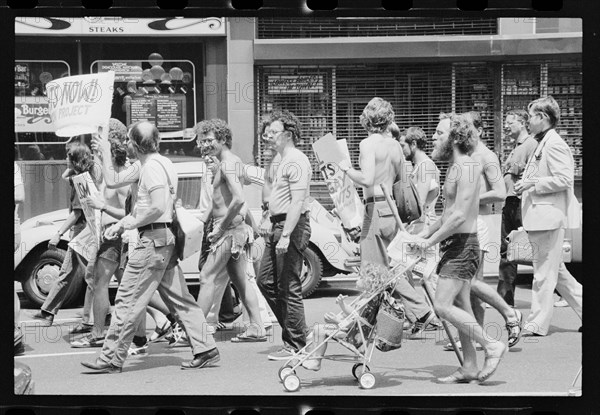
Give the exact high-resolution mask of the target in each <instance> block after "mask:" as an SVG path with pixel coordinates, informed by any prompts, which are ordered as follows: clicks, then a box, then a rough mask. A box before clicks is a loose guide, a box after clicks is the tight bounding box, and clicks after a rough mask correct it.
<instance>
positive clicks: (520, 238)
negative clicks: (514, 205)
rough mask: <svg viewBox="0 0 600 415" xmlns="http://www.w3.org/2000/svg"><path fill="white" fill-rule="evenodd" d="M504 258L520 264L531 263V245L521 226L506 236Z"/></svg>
mask: <svg viewBox="0 0 600 415" xmlns="http://www.w3.org/2000/svg"><path fill="white" fill-rule="evenodd" d="M506 242H507V247H506V259H507V260H508V261H509V262H513V263H515V264H521V265H533V245H532V244H531V242H529V238H528V237H527V232H526V231H525V229H523V227H520V228H519V229H516V230H513V231H511V232H510V233H509V234H508V236H507V237H506Z"/></svg>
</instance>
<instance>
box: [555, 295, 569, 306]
mask: <svg viewBox="0 0 600 415" xmlns="http://www.w3.org/2000/svg"><path fill="white" fill-rule="evenodd" d="M568 306H569V303H567V300H565V299H564V298H562V297H561V298H560V300H558V301H557V302H555V303H554V307H568Z"/></svg>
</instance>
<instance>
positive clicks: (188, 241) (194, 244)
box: [156, 160, 204, 261]
mask: <svg viewBox="0 0 600 415" xmlns="http://www.w3.org/2000/svg"><path fill="white" fill-rule="evenodd" d="M156 162H157V163H158V164H160V166H161V167H162V168H163V170H164V171H165V175H166V176H167V181H168V183H169V193H171V196H172V199H173V224H172V227H173V234H174V235H175V249H176V250H177V257H178V258H179V259H180V260H182V261H183V260H184V259H186V258H188V257H190V256H192V255H194V254H195V253H196V252H198V251H200V249H201V248H202V235H203V233H204V232H203V231H202V222H200V220H199V219H198V218H196V217H195V216H194V215H192V214H191V213H190V212H189V211H188V210H187V209H185V208H184V207H183V206H178V205H177V204H176V203H175V199H176V197H177V195H176V194H175V188H174V187H173V184H172V183H171V178H170V176H169V173H168V172H167V169H166V168H165V166H163V164H162V163H161V162H160V161H158V160H156Z"/></svg>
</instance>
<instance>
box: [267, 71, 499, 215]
mask: <svg viewBox="0 0 600 415" xmlns="http://www.w3.org/2000/svg"><path fill="white" fill-rule="evenodd" d="M319 75H322V76H323V79H327V80H328V81H326V82H324V89H323V92H322V93H317V92H315V93H312V95H311V94H308V93H294V94H291V93H286V94H282V93H279V91H276V90H274V89H273V88H272V87H271V88H270V89H269V86H268V85H267V84H268V82H269V80H270V81H271V83H272V82H273V80H275V79H277V77H278V76H279V77H281V76H284V77H289V76H319ZM269 77H270V78H269ZM257 78H258V80H257V85H258V87H257V88H258V94H257V96H258V110H259V111H258V112H259V114H258V115H259V116H260V114H261V113H263V112H265V111H268V110H270V109H273V108H286V109H289V110H291V111H292V112H294V113H295V114H296V115H298V116H299V118H300V119H301V120H303V121H305V126H307V127H308V128H305V131H306V133H305V136H306V138H305V140H304V143H303V144H301V146H300V148H301V149H302V150H303V151H305V153H306V154H307V155H308V156H309V157H310V159H311V161H312V162H313V181H314V182H315V183H314V184H313V186H312V194H313V196H314V197H315V198H317V199H318V200H319V201H320V202H321V203H323V204H324V205H325V206H327V207H331V206H332V202H331V198H330V197H329V194H328V193H327V189H326V188H325V186H324V184H323V183H322V181H323V178H322V176H321V173H320V172H319V171H318V169H317V167H318V166H317V163H316V160H315V159H314V155H313V154H312V148H311V147H310V143H312V142H313V141H314V140H315V139H317V138H319V137H321V136H322V135H324V134H326V133H327V132H332V133H333V134H334V135H335V136H336V137H337V138H338V139H346V140H347V143H348V149H349V150H350V156H351V158H352V163H353V165H355V166H358V155H359V143H360V141H361V140H362V139H364V138H365V137H366V135H367V133H366V131H365V130H364V129H363V127H362V126H361V125H360V118H359V117H360V115H361V113H362V111H363V109H364V107H365V106H366V105H367V103H368V102H369V100H371V99H372V98H373V97H381V98H383V99H386V100H388V101H390V102H391V104H392V106H393V108H394V113H395V121H396V123H397V124H398V126H399V127H400V129H401V130H405V129H407V128H409V127H413V126H415V127H421V128H422V129H423V130H424V131H425V134H426V136H427V137H430V138H431V137H432V136H433V133H434V132H435V128H436V126H437V124H438V121H439V114H440V113H442V112H452V111H455V112H465V111H472V110H477V111H480V112H481V113H482V117H483V120H484V123H485V127H486V130H487V131H488V134H489V136H490V137H493V123H494V118H493V110H494V93H493V92H494V68H493V66H491V65H490V64H486V63H460V64H451V63H450V64H402V65H398V64H371V65H367V64H364V65H340V66H336V67H333V68H324V67H294V68H289V67H286V68H284V67H258V68H257ZM325 91H327V93H329V94H330V95H329V98H330V99H328V96H327V95H326V94H327V93H326V92H325ZM311 96H312V98H310V97H311ZM493 146H494V140H492V139H490V140H488V147H490V148H491V149H494V147H493ZM258 148H259V154H258V157H257V161H258V162H259V164H261V165H263V164H264V160H262V158H261V153H262V143H259V146H258ZM432 149H433V141H431V140H430V141H429V142H428V144H427V148H426V151H427V153H428V154H431V151H432ZM437 164H438V166H439V168H440V170H441V171H442V178H444V177H445V173H446V170H447V163H443V162H438V163H437ZM442 182H443V181H442ZM359 192H360V191H359ZM437 209H438V211H440V212H441V209H442V201H441V198H440V200H439V201H438V206H437Z"/></svg>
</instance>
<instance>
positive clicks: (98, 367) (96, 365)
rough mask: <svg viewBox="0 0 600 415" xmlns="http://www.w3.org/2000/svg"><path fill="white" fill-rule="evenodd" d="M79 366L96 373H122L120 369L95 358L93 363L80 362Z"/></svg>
mask: <svg viewBox="0 0 600 415" xmlns="http://www.w3.org/2000/svg"><path fill="white" fill-rule="evenodd" d="M81 364H82V365H83V366H85V367H87V368H88V369H92V370H94V371H95V372H97V373H121V372H122V371H123V368H122V367H119V366H115V365H113V364H112V363H106V362H105V361H104V360H102V359H100V358H97V359H96V361H95V362H81Z"/></svg>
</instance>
